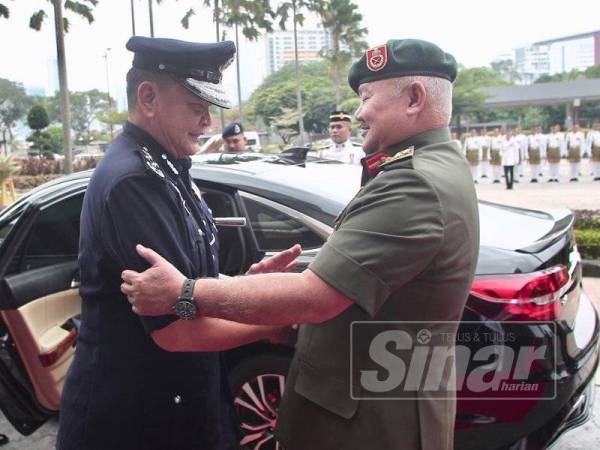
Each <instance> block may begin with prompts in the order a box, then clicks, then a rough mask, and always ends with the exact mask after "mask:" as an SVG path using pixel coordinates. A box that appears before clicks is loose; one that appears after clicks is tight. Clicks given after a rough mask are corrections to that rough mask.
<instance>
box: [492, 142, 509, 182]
mask: <svg viewBox="0 0 600 450" xmlns="http://www.w3.org/2000/svg"><path fill="white" fill-rule="evenodd" d="M505 141H506V136H504V135H502V134H500V135H498V136H493V137H492V139H491V144H490V148H491V165H492V171H493V177H494V183H500V178H502V146H503V144H504V142H505Z"/></svg>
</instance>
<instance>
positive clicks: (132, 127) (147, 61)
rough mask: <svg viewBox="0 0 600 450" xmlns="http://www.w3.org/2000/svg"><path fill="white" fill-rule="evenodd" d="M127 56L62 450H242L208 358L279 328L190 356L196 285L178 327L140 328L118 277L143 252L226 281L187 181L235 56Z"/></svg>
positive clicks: (153, 46)
mask: <svg viewBox="0 0 600 450" xmlns="http://www.w3.org/2000/svg"><path fill="white" fill-rule="evenodd" d="M127 48H128V49H129V50H131V51H133V52H134V53H135V56H134V60H133V67H132V69H131V70H130V71H129V73H128V74H127V92H128V102H129V121H128V122H127V123H126V124H125V127H124V129H123V132H122V134H121V135H120V136H119V137H117V138H116V139H115V141H114V142H113V143H112V144H111V146H110V148H109V149H108V151H107V153H106V155H105V157H104V159H103V160H102V161H101V163H100V164H99V165H98V167H97V169H96V170H95V172H94V174H93V176H92V180H91V182H90V184H89V187H88V189H87V192H86V196H85V200H84V206H83V211H82V215H81V238H80V254H79V266H80V270H81V290H80V293H81V297H82V314H81V315H82V321H81V329H80V333H79V340H78V343H77V349H76V352H75V358H74V361H73V364H72V366H71V368H70V370H69V373H68V375H67V379H66V382H65V386H64V391H63V396H62V403H61V408H60V426H59V432H58V439H57V448H58V449H60V450H74V449H77V450H85V449H98V450H119V449H123V450H125V449H126V450H136V449H140V450H142V449H144V450H146V449H157V450H168V449H177V450H187V449H189V450H192V449H193V450H202V449H205V450H220V449H230V448H237V436H236V433H235V429H236V424H235V420H234V414H233V410H232V406H231V405H232V403H231V396H230V392H229V389H228V384H227V378H226V374H225V371H224V366H223V361H222V358H221V355H220V353H218V352H216V351H210V350H214V349H216V350H220V349H223V348H228V347H235V346H237V345H241V344H243V343H246V342H249V341H253V340H256V339H260V338H264V337H265V336H268V335H270V333H271V332H272V331H273V328H270V329H268V328H267V327H262V328H260V327H258V328H257V327H254V328H249V327H248V326H246V325H240V324H234V323H228V322H226V321H223V322H220V323H219V324H217V325H218V326H215V323H214V322H206V323H205V324H204V325H202V326H200V327H199V328H201V329H203V330H204V331H203V332H204V333H205V336H203V337H202V338H201V339H200V341H201V342H203V344H202V345H200V346H197V345H196V346H189V345H188V341H187V339H186V338H187V337H188V336H191V335H188V333H194V331H189V327H188V328H186V325H187V323H191V322H194V321H193V320H179V319H193V318H194V310H193V307H192V308H190V305H192V306H193V303H191V302H189V301H186V300H187V299H188V297H189V296H190V295H191V294H190V289H191V288H193V284H192V285H188V286H186V289H184V291H183V292H182V296H181V299H180V302H178V305H177V307H176V308H174V311H173V314H170V315H166V316H160V317H138V316H136V315H135V314H134V313H133V312H132V311H131V309H130V305H129V303H128V302H127V299H126V297H125V296H124V295H123V294H121V292H120V290H119V287H120V274H121V271H122V270H123V269H124V268H130V267H134V268H137V270H144V269H146V268H148V264H147V263H146V262H145V261H144V260H143V259H142V258H140V257H139V256H138V255H137V253H136V249H135V246H136V244H138V243H140V244H144V245H147V246H150V247H152V248H156V249H158V250H159V251H160V252H161V253H162V254H163V255H165V257H166V258H167V259H168V260H169V261H171V262H172V263H173V264H174V265H175V266H176V267H177V268H178V269H179V270H180V271H182V273H183V274H185V276H187V277H188V278H190V279H195V278H198V277H217V276H218V267H219V265H218V237H217V230H216V227H215V223H214V221H213V218H212V217H211V214H210V212H209V210H208V208H207V206H206V204H205V203H204V201H203V200H202V198H201V196H200V192H199V191H198V188H197V187H196V185H195V184H194V183H193V181H192V179H191V177H190V174H189V169H190V166H191V161H190V156H191V155H192V154H194V153H195V152H196V150H197V138H198V136H199V135H201V134H202V133H203V132H205V130H206V129H207V128H208V127H209V126H210V115H209V112H208V108H209V104H213V105H217V106H220V107H228V106H229V104H228V100H227V99H226V96H225V94H224V92H223V91H222V89H221V83H220V82H221V76H222V70H223V68H224V67H226V66H227V65H228V63H230V62H231V60H232V58H233V55H234V53H235V46H234V44H233V43H232V42H229V41H227V42H221V43H216V44H197V43H190V42H183V41H177V40H171V39H152V38H144V37H133V38H131V39H130V40H129V42H128V43H127ZM198 320H204V319H203V318H200V319H198ZM211 320H213V321H215V320H218V319H211ZM196 325H198V323H196ZM196 328H198V327H196ZM166 350H171V352H169V351H166ZM194 350H199V351H200V352H194V353H192V351H194Z"/></svg>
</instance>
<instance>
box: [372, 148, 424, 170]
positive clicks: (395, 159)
mask: <svg viewBox="0 0 600 450" xmlns="http://www.w3.org/2000/svg"><path fill="white" fill-rule="evenodd" d="M414 152H415V148H414V147H408V148H406V149H404V150H400V151H399V152H397V153H396V154H395V155H394V156H389V157H388V158H386V159H385V160H384V161H383V162H382V163H381V164H380V166H379V167H381V168H382V169H386V168H389V167H390V166H391V165H392V164H394V163H399V162H405V161H410V160H411V159H412V157H413V154H414Z"/></svg>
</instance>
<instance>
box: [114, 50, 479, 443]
mask: <svg viewBox="0 0 600 450" xmlns="http://www.w3.org/2000/svg"><path fill="white" fill-rule="evenodd" d="M455 77H456V61H455V60H454V58H453V57H452V56H451V55H449V54H447V53H445V52H443V51H442V50H441V49H440V48H439V47H437V46H435V45H434V44H431V43H429V42H425V41H420V40H414V39H405V40H389V41H388V42H387V43H386V44H383V45H379V46H376V47H373V48H370V49H368V50H367V51H366V52H365V54H364V55H363V56H362V57H361V58H360V59H359V60H358V61H357V62H355V63H354V64H353V65H352V68H351V69H350V74H349V77H348V79H349V83H350V86H351V87H352V89H353V90H354V91H355V92H356V93H357V94H358V95H359V96H360V98H361V105H360V107H359V108H358V110H357V111H356V118H357V120H358V121H359V122H360V124H361V129H362V135H363V138H364V149H365V152H366V153H367V154H368V155H367V156H366V157H365V158H364V159H363V179H362V188H361V190H360V191H359V192H358V193H357V194H356V196H355V197H354V199H353V200H351V201H350V203H349V204H348V205H347V207H346V208H345V209H344V211H343V212H342V213H341V214H340V216H339V217H338V218H337V220H336V222H335V226H334V231H333V233H332V234H331V235H330V236H329V239H328V240H327V242H325V243H324V245H323V247H322V248H321V249H320V250H319V253H318V255H317V256H316V258H315V259H314V260H313V262H312V263H311V265H310V266H309V268H308V269H306V270H305V271H304V272H302V273H291V274H275V273H268V274H264V275H259V276H248V277H235V278H231V279H224V280H209V279H200V280H198V281H197V283H196V285H195V293H196V295H198V300H197V301H196V304H197V305H198V308H199V313H200V314H204V315H206V316H211V317H220V318H223V319H228V320H234V321H238V322H242V323H259V322H260V323H271V324H276V323H279V324H284V323H287V324H291V323H304V324H306V325H302V327H301V329H300V334H299V338H298V343H297V345H296V353H295V355H294V359H293V361H292V364H291V367H290V369H289V373H288V377H287V384H286V388H285V395H284V397H283V399H282V402H281V405H280V406H279V416H278V418H277V428H276V430H275V433H276V436H277V437H278V439H279V442H280V443H281V445H282V447H283V448H285V449H286V450H307V449H318V450H340V449H343V450H367V449H398V448H402V449H403V450H450V449H452V448H453V445H454V438H453V432H454V418H455V413H456V402H455V400H454V395H455V367H454V362H453V361H454V353H453V352H454V350H453V348H452V347H450V349H449V355H450V356H449V358H450V359H449V360H450V361H452V363H450V364H448V365H445V367H444V368H440V367H439V365H437V366H438V367H436V364H433V368H432V366H429V370H430V372H429V374H430V375H431V376H433V377H436V378H435V379H436V385H437V386H439V389H427V388H425V389H419V388H416V389H415V390H412V389H411V388H408V389H406V390H404V389H402V388H400V389H397V390H394V391H393V392H390V391H388V390H386V389H385V388H384V389H383V391H384V392H381V391H378V390H377V388H372V387H371V386H369V383H366V382H363V381H360V379H361V377H360V372H359V373H358V375H357V374H356V373H355V372H352V373H354V374H355V375H354V377H352V376H351V370H352V367H351V364H350V362H351V361H355V362H357V363H358V364H360V365H361V367H364V366H362V364H366V367H372V366H373V365H374V361H373V359H372V357H371V356H372V354H370V351H369V349H370V347H371V344H372V342H373V338H374V336H373V335H372V334H371V333H370V332H368V331H367V332H365V333H362V334H360V336H356V335H355V336H356V337H355V339H353V345H352V346H351V345H350V337H351V327H352V325H353V324H355V323H356V322H360V321H369V322H370V323H371V324H374V325H375V326H376V327H377V329H378V330H393V331H394V332H397V331H402V332H403V333H405V335H406V336H407V337H408V339H410V340H411V342H415V341H414V339H416V336H417V334H418V332H419V330H420V331H423V328H425V329H426V331H427V332H428V335H427V340H428V345H429V346H431V348H435V346H436V345H443V346H444V348H448V344H449V343H450V342H454V339H455V338H454V337H455V334H456V331H457V327H458V321H459V320H460V318H461V316H462V312H463V308H464V305H465V301H466V298H467V296H468V292H469V288H470V286H471V283H472V280H473V274H474V271H475V265H476V261H477V255H478V249H479V217H478V212H477V197H476V194H475V189H474V186H473V182H472V180H471V177H470V176H469V169H468V165H467V164H466V162H465V159H464V157H463V155H462V154H461V153H462V152H461V149H460V147H459V146H458V145H456V144H455V142H454V141H453V140H452V138H451V135H450V130H449V128H448V124H449V123H450V114H451V108H452V81H453V80H454V79H455ZM143 254H144V255H145V256H146V257H147V258H149V259H150V260H151V261H153V263H154V266H153V268H152V270H149V271H145V272H144V273H138V272H134V271H126V272H124V273H123V280H124V284H123V286H122V290H123V291H124V292H125V293H127V295H128V296H129V300H130V302H131V303H132V305H133V308H135V310H136V311H137V312H138V313H139V314H142V315H155V314H161V313H162V312H164V311H168V310H169V308H171V307H172V305H173V302H174V301H175V297H176V295H177V294H176V291H177V290H178V289H179V288H180V286H181V283H182V282H183V281H182V280H183V279H184V278H185V277H184V276H183V275H181V274H177V273H176V272H177V271H174V270H173V268H172V267H171V266H169V265H168V264H167V263H166V261H165V260H164V259H162V258H161V257H160V256H159V255H157V254H156V253H155V252H152V251H151V250H149V249H146V250H145V251H144V252H143ZM399 256H400V257H399ZM159 279H160V280H162V282H160V281H158V280H159ZM398 321H403V323H402V324H400V323H399V322H398ZM411 321H412V322H413V323H415V324H414V325H412V326H411V325H410V324H409V323H407V322H411ZM415 321H417V322H415ZM390 322H392V323H393V325H391V328H390ZM369 330H372V328H369ZM449 336H450V339H448V337H449ZM450 345H452V344H450ZM413 353H414V352H412V351H408V352H399V353H398V354H396V353H394V356H397V357H398V358H401V359H402V364H403V365H404V366H406V367H408V365H409V364H410V361H411V357H412V355H413ZM370 355H371V356H370ZM445 361H446V358H444V362H445ZM424 363H425V362H424ZM377 367H379V366H377ZM397 375H400V374H397ZM438 383H439V384H438ZM392 389H393V388H392ZM390 396H392V397H393V399H390V398H387V397H390ZM372 397H376V398H375V399H373V398H372ZM382 397H384V398H386V400H383V399H381V398H382Z"/></svg>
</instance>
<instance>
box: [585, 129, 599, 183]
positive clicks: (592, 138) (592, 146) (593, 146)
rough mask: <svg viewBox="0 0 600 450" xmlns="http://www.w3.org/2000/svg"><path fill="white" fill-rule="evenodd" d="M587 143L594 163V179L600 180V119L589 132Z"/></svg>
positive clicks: (591, 161)
mask: <svg viewBox="0 0 600 450" xmlns="http://www.w3.org/2000/svg"><path fill="white" fill-rule="evenodd" d="M586 145H587V149H588V154H589V155H590V163H591V165H592V176H593V177H594V181H600V121H598V122H596V123H595V124H594V129H593V130H590V131H589V132H588V135H587V143H586Z"/></svg>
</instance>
